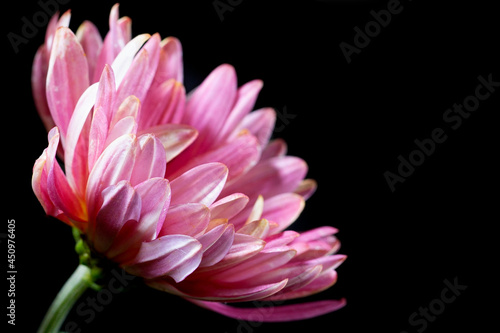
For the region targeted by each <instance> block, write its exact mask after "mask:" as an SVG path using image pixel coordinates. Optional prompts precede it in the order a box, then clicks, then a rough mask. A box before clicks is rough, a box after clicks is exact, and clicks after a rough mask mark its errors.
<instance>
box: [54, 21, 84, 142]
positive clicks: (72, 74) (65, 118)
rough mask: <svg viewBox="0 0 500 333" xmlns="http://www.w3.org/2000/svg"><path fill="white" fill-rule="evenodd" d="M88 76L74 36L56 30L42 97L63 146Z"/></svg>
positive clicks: (79, 46) (80, 49)
mask: <svg viewBox="0 0 500 333" xmlns="http://www.w3.org/2000/svg"><path fill="white" fill-rule="evenodd" d="M88 76H89V74H88V65H87V59H86V57H85V53H84V52H83V49H82V47H81V45H80V44H79V43H78V41H77V40H76V37H75V35H74V34H73V32H72V31H71V30H69V29H68V28H65V27H60V28H58V29H57V31H56V34H55V37H54V43H53V46H52V52H51V54H50V62H49V68H48V72H47V86H46V93H47V103H48V105H49V108H50V112H51V114H52V118H53V119H54V122H55V124H56V125H57V126H58V127H59V130H60V133H61V136H62V138H63V140H62V143H63V145H64V141H65V140H64V139H65V137H66V133H67V129H68V125H69V121H70V119H71V115H72V114H73V110H74V108H75V106H76V104H77V102H78V99H79V98H80V96H81V95H82V93H83V92H84V91H85V89H87V87H88V86H89V77H88Z"/></svg>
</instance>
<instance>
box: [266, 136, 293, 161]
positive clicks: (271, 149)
mask: <svg viewBox="0 0 500 333" xmlns="http://www.w3.org/2000/svg"><path fill="white" fill-rule="evenodd" d="M287 149H288V148H287V145H286V142H285V141H284V140H283V139H274V140H272V141H271V142H269V143H268V144H267V146H266V148H264V150H263V151H262V155H261V157H260V160H261V161H265V160H268V159H270V158H273V157H277V156H284V155H285V154H286V151H287Z"/></svg>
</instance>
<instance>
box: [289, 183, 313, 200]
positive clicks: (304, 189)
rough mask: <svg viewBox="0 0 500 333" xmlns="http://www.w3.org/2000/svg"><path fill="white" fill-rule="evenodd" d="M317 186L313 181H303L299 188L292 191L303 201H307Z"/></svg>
mask: <svg viewBox="0 0 500 333" xmlns="http://www.w3.org/2000/svg"><path fill="white" fill-rule="evenodd" d="M317 187H318V184H317V183H316V181H315V180H314V179H304V180H303V181H301V182H300V184H299V186H297V188H296V189H295V190H294V192H295V193H297V194H298V195H301V196H302V197H303V198H304V200H307V199H309V198H310V197H311V195H313V194H314V192H316V188H317Z"/></svg>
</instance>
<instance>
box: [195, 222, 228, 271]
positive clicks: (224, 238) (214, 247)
mask: <svg viewBox="0 0 500 333" xmlns="http://www.w3.org/2000/svg"><path fill="white" fill-rule="evenodd" d="M198 240H199V241H200V243H201V244H202V245H203V259H202V260H201V263H200V267H207V266H212V265H215V264H216V263H218V262H219V261H221V260H222V259H223V258H224V257H225V256H226V254H227V253H228V252H229V250H230V249H231V246H232V244H233V240H234V227H233V225H232V224H229V225H228V224H222V225H219V226H217V227H215V228H213V229H212V230H210V231H208V232H207V233H205V234H204V235H202V236H201V237H199V238H198Z"/></svg>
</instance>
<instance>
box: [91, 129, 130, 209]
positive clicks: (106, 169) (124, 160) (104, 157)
mask: <svg viewBox="0 0 500 333" xmlns="http://www.w3.org/2000/svg"><path fill="white" fill-rule="evenodd" d="M136 145H137V139H136V137H135V136H133V135H124V136H121V137H119V138H118V139H116V140H115V141H113V142H112V143H111V144H110V145H109V146H108V147H106V149H104V151H103V152H102V154H101V156H100V157H99V159H98V160H97V161H96V163H95V165H94V168H93V169H92V171H91V172H90V174H89V179H88V182H87V197H86V202H87V208H88V214H89V217H90V218H92V217H94V216H95V214H96V213H97V209H98V208H99V207H100V205H101V203H102V198H101V192H102V191H103V190H104V189H105V188H106V187H108V186H110V185H113V184H117V183H118V182H119V181H121V180H129V179H130V176H131V174H132V170H133V166H134V157H135V150H136Z"/></svg>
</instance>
